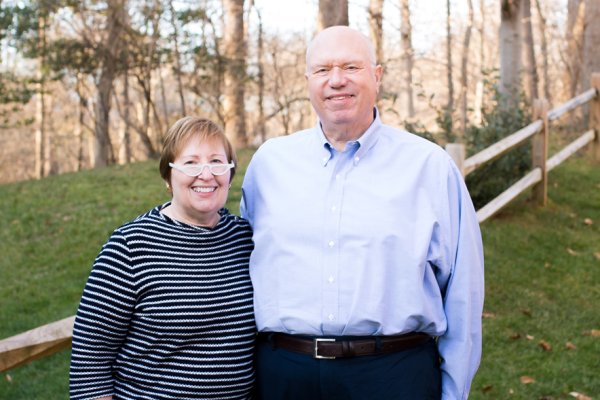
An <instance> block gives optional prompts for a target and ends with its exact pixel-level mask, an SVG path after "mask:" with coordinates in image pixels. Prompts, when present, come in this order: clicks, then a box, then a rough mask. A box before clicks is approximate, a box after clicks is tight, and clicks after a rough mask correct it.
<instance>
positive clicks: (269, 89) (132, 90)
mask: <svg viewBox="0 0 600 400" xmlns="http://www.w3.org/2000/svg"><path fill="white" fill-rule="evenodd" d="M296 1H302V0H296ZM294 4H295V3H294ZM306 4H308V3H306ZM499 4H500V6H499ZM291 5H292V3H278V2H266V0H246V1H243V0H200V1H191V2H190V1H181V0H105V1H102V0H85V1H72V0H52V1H50V0H43V1H29V0H28V1H18V2H17V1H16V0H12V1H10V0H5V1H3V2H1V3H0V50H1V51H0V62H1V63H0V119H1V125H0V149H1V150H0V151H1V152H2V157H1V158H0V182H8V181H14V180H19V179H29V178H39V177H42V176H47V175H49V174H55V173H63V172H67V171H74V170H79V169H81V168H90V167H94V166H102V165H107V164H111V163H117V162H120V163H127V162H132V161H136V160H143V159H146V158H148V157H152V156H154V155H155V154H157V152H158V151H159V150H160V143H161V138H162V135H163V134H164V131H165V129H166V127H167V126H169V124H170V123H172V122H173V121H174V120H175V119H177V118H179V117H181V116H182V115H185V114H197V115H202V116H206V117H209V118H212V119H215V120H217V121H218V122H219V123H220V124H221V125H223V126H224V127H225V129H226V132H227V134H228V135H229V137H230V138H231V139H232V141H233V142H234V143H236V145H237V146H238V147H244V146H246V145H257V144H259V143H260V142H262V141H264V140H265V139H266V138H268V137H270V136H276V135H280V134H287V133H290V132H293V131H295V130H297V129H301V128H305V127H308V126H310V125H312V124H313V123H314V120H315V116H314V113H313V111H312V109H311V108H310V104H309V103H308V99H307V94H306V89H305V82H304V76H303V74H304V51H305V48H306V42H307V41H308V40H309V39H310V37H311V36H312V35H313V34H314V32H315V31H316V30H318V29H319V27H320V26H329V25H332V24H346V23H349V24H350V25H351V26H353V27H356V28H358V29H360V30H362V31H363V32H364V33H365V34H367V35H371V36H372V37H373V39H374V43H375V47H376V53H377V57H378V59H379V61H380V63H382V64H383V65H384V67H385V74H384V81H383V87H382V95H381V96H380V99H379V100H378V106H379V109H380V112H381V114H382V117H383V119H384V120H385V121H386V122H387V123H389V124H392V125H397V126H405V125H406V126H408V127H410V128H411V129H412V128H415V129H416V130H419V129H422V130H427V131H428V132H431V133H432V134H433V135H434V136H437V139H438V141H442V142H443V141H444V140H447V139H448V138H451V137H457V138H460V137H462V135H463V134H464V132H466V130H467V128H468V127H469V126H473V125H474V126H477V125H478V124H480V123H482V117H481V110H483V109H484V106H485V104H486V102H487V103H488V104H490V99H491V98H492V97H491V96H492V95H493V93H491V92H490V91H489V89H484V88H485V87H487V88H489V87H490V86H485V85H484V80H486V79H488V80H489V79H494V78H493V77H494V76H496V77H497V78H498V79H499V83H501V85H500V86H499V88H500V89H501V90H503V91H504V95H505V96H506V98H507V99H508V100H509V101H510V99H511V98H512V97H511V96H515V95H518V94H519V93H520V92H521V88H523V89H525V92H526V93H527V101H528V102H530V101H531V100H532V99H533V98H534V97H536V92H537V93H538V95H537V96H540V93H543V95H544V96H545V97H547V98H549V99H551V100H552V101H553V102H554V103H557V102H560V101H562V100H565V99H567V98H569V97H572V96H573V95H574V94H576V93H579V92H581V91H582V90H583V89H585V88H587V87H589V81H590V77H589V75H590V74H591V72H592V71H597V70H599V69H600V65H598V63H599V62H600V61H599V60H600V55H599V54H598V52H599V51H600V50H599V46H597V45H595V43H598V40H599V39H598V36H599V32H598V29H600V28H599V26H600V24H595V23H593V21H596V20H597V19H598V12H599V11H598V7H599V5H598V1H596V0H548V1H539V0H502V1H501V2H500V3H498V2H495V1H492V0H478V1H470V0H469V1H468V2H464V1H461V2H458V1H452V0H447V1H444V0H435V1H433V2H431V1H429V2H418V1H415V0H357V1H356V2H350V3H348V2H347V1H345V0H344V1H336V0H328V1H326V0H320V1H318V2H314V3H313V6H312V9H311V13H312V14H310V15H312V17H310V16H309V17H308V18H307V19H306V21H307V22H306V23H305V25H304V29H303V30H297V31H293V30H289V31H285V32H281V31H279V30H275V29H273V28H272V27H270V26H269V25H268V23H266V22H265V21H266V19H265V18H264V15H266V14H267V12H270V13H271V14H272V13H273V11H274V9H277V10H279V12H281V10H283V9H284V8H286V7H291ZM277 10H275V12H276V13H277V12H278V11H277ZM298 18H300V17H299V16H298ZM339 18H341V19H339ZM512 101H513V104H518V101H516V100H514V99H513V100H512ZM441 111H443V113H442V114H440V112H441ZM440 115H442V116H443V118H442V119H440ZM440 122H442V123H440ZM407 123H408V125H407Z"/></svg>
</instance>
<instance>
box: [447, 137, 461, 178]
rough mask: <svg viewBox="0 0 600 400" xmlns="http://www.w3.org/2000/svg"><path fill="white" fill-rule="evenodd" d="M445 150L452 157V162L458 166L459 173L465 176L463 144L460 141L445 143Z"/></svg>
mask: <svg viewBox="0 0 600 400" xmlns="http://www.w3.org/2000/svg"><path fill="white" fill-rule="evenodd" d="M446 152H447V153H448V154H449V155H450V157H452V159H453V160H454V163H455V164H456V166H457V167H458V170H459V171H460V174H461V175H462V176H463V178H464V177H465V169H464V164H465V145H464V144H462V143H448V144H446Z"/></svg>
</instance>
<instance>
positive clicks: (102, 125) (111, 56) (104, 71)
mask: <svg viewBox="0 0 600 400" xmlns="http://www.w3.org/2000/svg"><path fill="white" fill-rule="evenodd" d="M125 1H126V0H109V1H108V2H107V4H108V9H107V12H108V15H107V21H106V32H107V37H106V41H105V42H104V43H102V44H101V46H102V50H101V71H100V79H99V81H98V84H97V89H98V93H97V98H96V124H95V127H94V138H95V147H94V161H93V166H94V167H103V166H106V165H108V164H109V162H111V161H112V158H113V157H112V146H111V143H110V136H109V124H110V108H111V103H110V99H111V93H112V90H113V82H114V80H115V76H116V73H117V60H118V54H119V51H120V41H121V40H120V37H121V33H122V31H123V16H124V14H125V4H124V3H125Z"/></svg>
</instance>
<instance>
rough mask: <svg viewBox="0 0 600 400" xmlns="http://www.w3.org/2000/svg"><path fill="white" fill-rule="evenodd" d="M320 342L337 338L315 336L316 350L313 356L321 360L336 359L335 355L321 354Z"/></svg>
mask: <svg viewBox="0 0 600 400" xmlns="http://www.w3.org/2000/svg"><path fill="white" fill-rule="evenodd" d="M320 342H335V339H329V338H314V339H313V343H314V346H315V347H314V350H313V358H316V359H319V360H335V356H322V355H320V354H319V343H320Z"/></svg>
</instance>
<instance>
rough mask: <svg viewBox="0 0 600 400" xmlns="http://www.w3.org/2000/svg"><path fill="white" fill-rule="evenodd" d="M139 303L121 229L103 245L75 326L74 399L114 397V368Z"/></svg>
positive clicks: (70, 383)
mask: <svg viewBox="0 0 600 400" xmlns="http://www.w3.org/2000/svg"><path fill="white" fill-rule="evenodd" d="M135 303H136V295H135V285H134V280H133V274H132V271H131V256H130V251H129V248H128V246H127V241H126V238H125V237H124V235H123V234H122V233H121V232H120V231H119V230H116V231H115V232H114V233H113V234H112V236H111V237H110V239H109V240H108V242H107V243H106V244H105V245H104V246H103V248H102V250H101V251H100V254H99V255H98V257H97V258H96V260H95V262H94V265H93V267H92V272H91V273H90V276H89V278H88V281H87V283H86V285H85V288H84V290H83V295H82V297H81V302H80V304H79V308H78V309H77V315H76V317H75V325H74V328H73V346H72V352H71V367H70V373H69V391H70V396H71V397H70V398H71V399H94V398H98V397H102V396H111V395H113V386H114V385H113V376H112V370H113V365H114V363H115V360H116V358H117V355H118V352H119V349H120V348H121V345H122V344H123V341H124V340H125V337H126V335H127V331H128V328H129V323H130V321H131V316H132V313H133V310H134V307H135Z"/></svg>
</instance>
